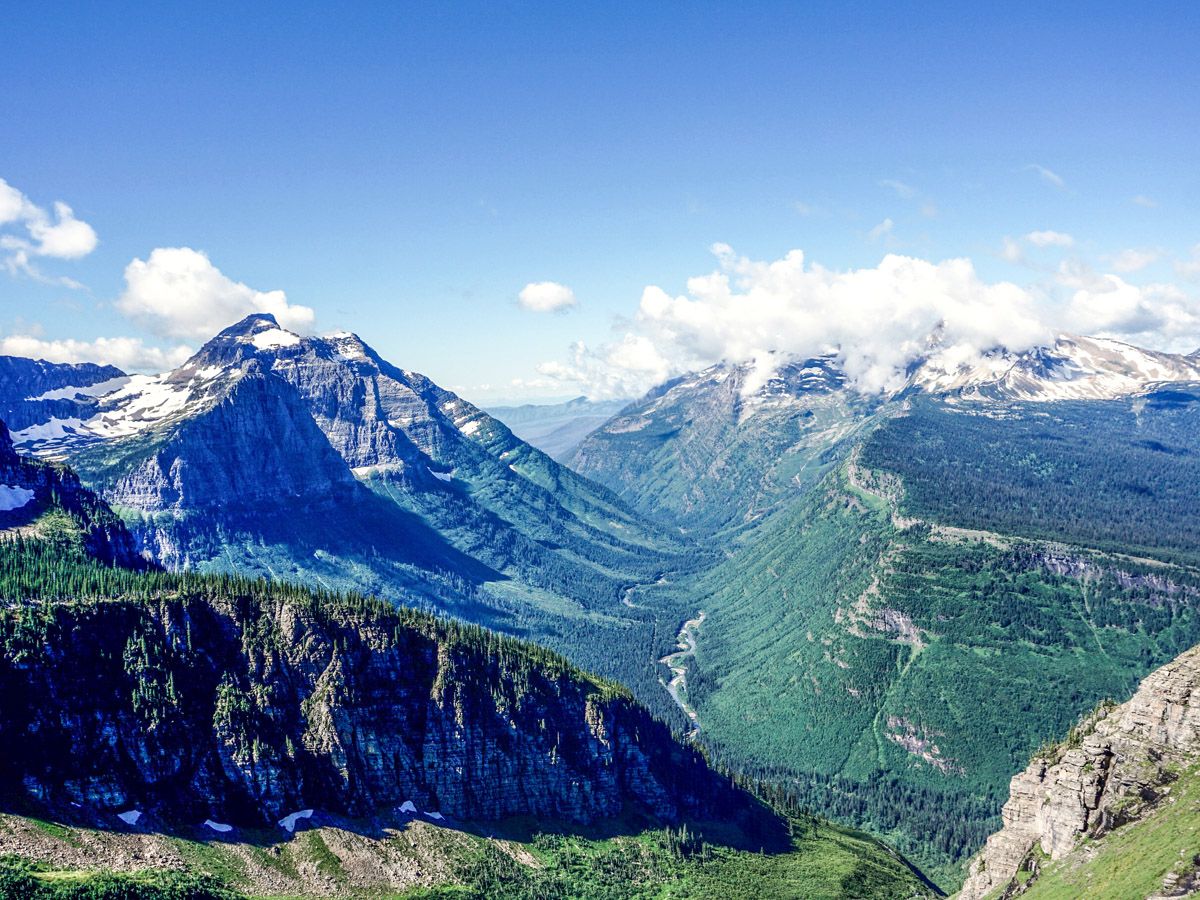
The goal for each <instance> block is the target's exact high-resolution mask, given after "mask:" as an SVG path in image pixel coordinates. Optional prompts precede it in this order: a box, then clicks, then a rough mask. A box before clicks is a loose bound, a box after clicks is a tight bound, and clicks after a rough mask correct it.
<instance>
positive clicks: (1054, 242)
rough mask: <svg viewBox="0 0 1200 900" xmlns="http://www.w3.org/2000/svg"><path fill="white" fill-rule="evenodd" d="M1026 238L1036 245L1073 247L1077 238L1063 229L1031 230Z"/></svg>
mask: <svg viewBox="0 0 1200 900" xmlns="http://www.w3.org/2000/svg"><path fill="white" fill-rule="evenodd" d="M1025 240H1027V241H1028V242H1029V243H1031V244H1033V246H1035V247H1073V246H1074V245H1075V238H1073V237H1071V235H1069V234H1066V233H1065V232H1062V231H1031V232H1029V234H1027V235H1025Z"/></svg>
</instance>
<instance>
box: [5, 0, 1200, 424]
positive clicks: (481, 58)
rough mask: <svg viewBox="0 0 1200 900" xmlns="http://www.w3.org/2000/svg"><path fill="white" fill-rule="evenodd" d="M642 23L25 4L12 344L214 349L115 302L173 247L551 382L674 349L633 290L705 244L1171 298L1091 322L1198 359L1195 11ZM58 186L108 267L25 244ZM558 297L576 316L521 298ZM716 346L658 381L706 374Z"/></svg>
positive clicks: (943, 7) (685, 262)
mask: <svg viewBox="0 0 1200 900" xmlns="http://www.w3.org/2000/svg"><path fill="white" fill-rule="evenodd" d="M646 6H647V8H646V9H640V10H639V9H634V8H633V7H632V6H624V5H618V4H596V5H585V4H526V3H520V4H517V3H488V4H460V5H454V6H450V5H436V6H435V5H429V6H424V5H418V4H396V3H388V4H378V5H372V4H355V5H353V8H352V9H351V10H346V9H339V8H334V7H333V6H316V5H311V6H307V5H305V4H297V3H289V4H278V5H273V4H268V3H263V4H256V5H254V6H253V10H252V11H251V12H246V11H245V10H242V9H239V8H238V7H237V6H234V5H229V6H228V7H226V8H225V9H224V10H222V9H221V8H220V7H218V6H216V5H213V4H203V5H201V4H196V5H194V6H188V5H185V4H179V5H162V6H160V7H157V8H153V10H152V11H148V10H147V9H146V8H145V7H143V6H141V5H134V4H129V5H121V4H79V5H71V4H60V5H56V6H55V8H54V9H53V11H52V12H50V11H40V12H39V10H38V9H36V4H24V5H23V6H18V7H15V8H10V9H8V10H6V13H5V30H6V31H7V32H8V33H9V35H10V36H11V37H13V38H15V39H10V40H9V41H6V42H5V44H6V46H5V52H4V53H3V54H0V78H2V80H3V84H4V85H5V88H4V90H3V91H2V92H0V126H2V128H3V139H2V140H0V178H2V179H4V180H5V181H6V182H7V184H8V185H9V186H10V187H11V188H12V189H14V190H16V191H19V192H20V194H21V195H22V196H23V197H24V198H25V201H27V204H32V207H36V208H37V210H40V212H31V213H29V214H28V215H27V216H26V217H25V218H23V219H14V220H12V221H10V222H9V224H8V225H7V226H6V227H5V228H0V235H3V234H5V233H7V234H8V235H9V237H10V238H11V239H12V240H10V241H9V250H10V256H9V257H8V259H7V265H8V268H9V270H10V271H9V272H7V273H6V272H3V271H0V337H7V338H9V339H12V338H17V337H19V338H25V339H26V343H25V344H16V343H9V344H7V345H6V347H7V349H9V351H10V352H12V349H13V348H14V347H18V346H40V345H37V344H34V343H30V342H31V341H43V342H58V343H57V344H53V343H47V344H46V345H45V346H46V347H49V348H52V349H53V350H54V352H57V353H59V354H60V355H61V354H64V353H75V354H77V355H78V354H79V353H80V352H84V351H87V350H89V349H93V348H91V347H83V348H80V347H79V346H77V345H72V348H71V349H69V350H64V349H63V347H62V344H61V342H62V341H63V340H65V339H68V338H70V339H75V340H77V341H83V342H91V341H94V340H95V339H97V338H104V337H107V338H114V337H131V338H134V339H135V341H140V342H141V343H140V344H137V343H135V344H133V345H122V346H123V348H124V349H122V350H121V351H119V352H120V353H124V354H125V357H126V358H125V360H124V361H125V362H126V363H127V364H128V362H130V361H134V360H133V357H134V356H137V354H138V353H139V352H140V351H136V350H134V351H131V350H130V349H129V347H130V346H135V347H144V346H148V347H157V348H166V349H167V350H168V351H170V350H171V348H174V347H177V346H179V345H180V344H186V345H189V346H195V345H196V342H197V341H196V339H195V338H193V337H189V336H188V335H187V334H185V333H184V331H185V329H183V328H182V327H180V326H179V325H178V323H176V322H175V321H174V320H173V319H172V318H171V314H170V311H165V312H164V311H163V310H161V309H155V310H150V311H148V309H149V308H148V307H147V306H146V305H145V303H143V304H142V305H141V306H139V305H138V304H137V303H132V302H128V301H127V302H125V303H124V304H122V302H121V297H122V296H123V295H124V294H127V293H128V292H129V286H128V284H127V282H126V278H125V273H126V267H127V266H128V265H129V264H130V263H131V261H133V260H135V259H136V260H143V261H146V260H149V259H150V254H151V253H152V251H153V250H155V249H156V248H184V247H186V248H194V249H196V250H199V251H202V252H203V253H204V254H206V256H207V258H208V260H209V261H210V263H211V265H212V266H214V267H216V268H217V269H219V270H220V272H221V273H223V275H224V276H225V277H227V278H228V279H230V280H231V281H232V282H237V283H240V284H244V285H247V286H249V287H250V288H252V289H253V290H255V291H263V292H267V291H275V290H281V291H284V292H285V293H286V298H287V302H288V303H289V304H292V305H300V306H304V307H310V308H311V309H312V310H314V311H315V320H314V321H313V322H312V323H311V327H312V328H314V329H315V330H317V331H332V330H335V329H341V328H347V329H350V330H354V331H357V332H359V333H360V334H362V336H363V337H364V338H365V339H366V340H367V341H368V342H369V343H371V344H373V345H374V346H375V347H376V348H377V349H379V350H380V351H381V352H382V353H383V354H384V355H385V356H387V357H389V358H391V359H392V360H393V361H395V362H397V363H398V364H400V365H403V366H405V367H408V368H413V369H418V370H421V371H424V372H426V373H427V374H429V375H430V376H431V377H433V378H434V379H435V380H437V381H439V382H441V383H442V384H445V385H447V386H452V387H454V388H456V389H459V390H460V391H461V392H462V393H464V394H465V395H466V396H467V397H469V398H471V399H476V400H480V401H485V402H486V401H494V400H497V399H507V398H526V397H530V396H539V395H540V396H563V395H568V394H571V393H577V392H578V391H579V390H580V389H585V388H586V389H593V388H594V387H595V385H594V384H589V379H593V380H594V378H595V377H596V375H595V367H596V366H612V365H619V364H620V359H619V355H614V354H613V353H611V352H607V351H606V350H605V347H606V346H609V349H610V350H611V346H610V345H619V344H620V343H621V342H622V340H624V339H625V336H626V335H634V336H636V337H638V338H639V339H641V338H644V339H646V340H649V341H651V342H655V341H659V342H661V341H664V340H666V341H670V340H671V339H672V338H671V337H670V336H669V334H668V333H673V331H672V327H671V323H670V322H666V323H664V322H662V321H658V322H656V323H655V324H654V327H650V328H647V327H644V323H642V324H639V322H638V321H636V320H635V321H632V322H631V321H630V320H631V319H632V318H634V317H635V313H637V311H638V309H639V302H640V301H641V299H642V297H643V289H644V288H645V287H646V286H647V285H659V286H661V287H662V288H663V289H664V290H665V291H666V292H667V293H668V294H670V295H672V296H674V295H679V294H686V293H688V286H687V279H688V278H690V277H692V276H698V275H705V274H707V273H709V272H712V271H713V270H714V269H716V268H718V266H719V265H720V263H719V261H718V260H717V259H716V258H715V257H714V255H713V252H712V250H711V249H710V248H711V247H712V246H713V245H714V244H718V243H720V244H727V245H729V246H730V247H732V248H733V250H734V251H735V253H736V254H737V255H738V256H739V257H741V256H744V257H747V258H748V259H750V260H765V261H770V260H778V259H781V258H782V257H783V256H784V255H785V254H786V253H787V252H788V251H789V250H792V249H796V248H799V249H802V250H803V251H804V253H805V257H806V259H807V261H808V264H809V265H811V264H812V263H813V262H816V263H820V264H821V265H823V266H825V267H828V268H830V269H833V270H846V269H858V268H871V267H876V266H878V265H879V264H880V261H881V259H882V258H883V257H884V255H885V254H887V253H896V254H903V255H907V256H912V257H916V258H920V259H922V260H928V261H931V262H933V263H936V262H938V261H941V260H945V259H948V258H952V257H969V258H970V259H971V260H972V261H973V263H974V267H975V272H976V273H977V276H978V278H979V279H980V280H981V281H982V282H985V283H993V282H996V281H1000V280H1007V281H1012V282H1014V283H1015V284H1017V285H1019V286H1021V287H1022V288H1023V289H1027V290H1029V291H1030V292H1031V296H1033V297H1034V298H1035V301H1036V302H1038V303H1045V304H1053V303H1060V304H1062V303H1066V302H1067V300H1068V299H1069V298H1070V297H1071V296H1073V295H1074V293H1075V292H1076V291H1078V290H1081V289H1083V288H1080V284H1081V283H1082V282H1081V281H1080V278H1079V277H1078V273H1079V272H1080V271H1083V272H1086V273H1088V274H1089V277H1090V276H1091V275H1096V276H1098V275H1102V274H1105V273H1115V274H1116V276H1117V277H1118V278H1119V279H1120V280H1121V282H1122V284H1127V285H1131V286H1133V287H1140V286H1144V285H1167V284H1169V285H1171V286H1172V287H1173V289H1174V291H1175V292H1176V293H1173V294H1171V297H1172V298H1173V299H1172V301H1171V302H1172V303H1173V304H1174V306H1173V307H1172V309H1173V310H1175V311H1174V312H1173V313H1171V315H1170V316H1167V318H1169V319H1170V322H1169V323H1168V324H1167V325H1164V324H1162V322H1161V321H1159V320H1158V319H1154V317H1153V315H1152V313H1153V312H1154V311H1155V310H1157V309H1158V307H1154V304H1155V303H1160V304H1161V303H1162V302H1165V301H1163V300H1162V299H1161V298H1162V296H1164V295H1163V294H1162V292H1161V291H1160V292H1159V293H1158V294H1155V295H1154V297H1149V295H1147V298H1143V299H1144V302H1145V303H1146V304H1148V305H1147V310H1149V311H1148V312H1146V314H1145V315H1143V316H1141V318H1139V319H1138V322H1137V323H1136V327H1135V325H1131V324H1130V322H1131V321H1132V318H1131V317H1130V316H1126V317H1125V319H1123V320H1122V321H1120V322H1118V321H1117V320H1116V318H1114V317H1112V316H1110V317H1108V318H1103V317H1100V318H1096V317H1092V318H1090V319H1087V321H1088V322H1089V323H1091V324H1099V325H1101V326H1104V327H1103V328H1100V329H1099V330H1106V331H1108V332H1111V333H1113V334H1115V335H1118V336H1127V337H1129V338H1130V339H1134V338H1137V339H1139V341H1140V342H1141V343H1156V342H1157V343H1159V344H1160V345H1162V346H1168V345H1169V346H1171V347H1173V348H1175V349H1181V348H1184V347H1186V346H1187V341H1188V340H1189V339H1190V337H1191V335H1190V333H1189V331H1188V329H1189V328H1192V326H1193V325H1194V324H1195V323H1194V321H1193V320H1192V319H1189V318H1187V317H1186V315H1191V314H1193V313H1195V312H1196V304H1195V298H1196V296H1197V293H1198V287H1197V284H1196V283H1195V282H1194V281H1193V280H1191V279H1193V278H1194V277H1195V274H1196V272H1197V270H1198V267H1197V266H1196V265H1195V263H1196V257H1195V256H1194V255H1193V253H1194V249H1193V248H1195V247H1196V246H1197V245H1198V244H1200V219H1198V217H1197V215H1196V213H1197V211H1198V210H1200V170H1198V167H1197V166H1196V151H1195V146H1196V137H1197V135H1200V103H1198V102H1197V99H1198V90H1197V89H1198V88H1200V79H1198V77H1197V76H1198V74H1200V62H1198V61H1197V58H1196V54H1195V36H1196V35H1197V34H1200V7H1198V6H1196V5H1195V4H1174V5H1172V4H1163V5H1157V6H1155V7H1154V8H1153V10H1152V11H1141V10H1138V9H1137V8H1136V7H1135V5H1132V4H1119V5H1118V4H1100V3H1094V4H1086V5H1071V4H1060V5H1057V6H1056V7H1055V8H1054V9H1051V10H1047V9H1045V8H1042V7H1040V6H1038V5H1034V4H1006V5H1004V7H1003V8H1000V7H999V5H996V6H997V8H996V9H994V10H992V11H987V10H979V9H971V8H966V5H964V4H921V5H915V4H911V5H910V4H900V3H879V4H872V3H862V4H855V5H854V6H853V7H852V8H851V9H838V8H836V7H837V6H841V5H840V4H838V5H834V4H830V5H828V7H820V8H818V7H813V6H806V5H799V4H705V3H693V4H674V3H663V4H653V5H646ZM1135 198H1137V199H1136V200H1135ZM56 201H61V202H64V203H66V204H68V205H69V206H70V207H71V208H72V210H73V215H74V216H75V217H76V218H77V219H79V220H81V221H84V222H86V223H88V225H90V226H91V228H92V229H93V230H94V232H95V235H96V236H97V238H98V242H97V243H96V245H95V248H94V249H92V250H90V252H86V253H84V252H82V251H83V250H84V249H85V247H84V246H79V247H74V248H67V249H68V251H69V252H65V253H60V254H58V255H55V254H54V253H52V252H39V251H38V247H39V246H40V245H38V244H37V242H36V240H34V239H33V238H32V237H31V236H30V235H27V234H26V231H25V230H27V226H28V223H29V222H31V221H49V222H50V223H51V224H52V223H53V222H54V221H59V219H56V215H57V214H56V213H55V212H54V209H53V204H54V203H55V202H56ZM32 207H30V206H28V205H27V206H26V207H25V208H26V209H27V210H28V209H31V208H32ZM37 215H41V216H42V219H41V220H38V219H37V218H36V217H37ZM31 217H32V218H31ZM889 222H890V225H889V224H888V223H889ZM23 229H25V230H23ZM1042 232H1053V233H1054V235H1055V237H1047V236H1046V235H1042V237H1041V238H1034V239H1029V238H1026V237H1024V236H1026V235H1030V234H1031V233H1042ZM1068 236H1069V239H1070V240H1069V243H1068ZM1006 238H1008V240H1009V242H1008V244H1007V245H1006V243H1005V239H1006ZM13 240H16V241H21V242H24V245H25V246H26V249H27V250H28V251H29V252H26V253H25V256H24V257H23V259H22V260H18V261H14V260H13V257H12V255H11V254H12V253H15V252H16V251H15V250H13V249H12V248H13V247H14V246H17V245H16V244H14V243H13ZM85 243H86V242H85ZM1039 244H1041V246H1039ZM1006 246H1007V248H1008V249H1007V251H1006V249H1005V248H1006ZM29 248H33V249H32V250H29ZM1129 251H1137V254H1133V255H1130V254H1129ZM1123 254H1124V255H1123ZM1138 254H1140V255H1138ZM3 259H4V258H3V257H0V260H3ZM1147 260H1149V261H1147ZM726 268H727V270H728V275H729V277H730V278H732V279H733V280H734V281H735V282H738V281H739V280H745V279H749V282H752V284H750V286H749V287H746V288H745V289H746V290H747V291H748V292H753V290H754V283H756V282H755V279H756V277H757V276H755V275H753V274H750V275H747V274H746V271H747V269H746V267H745V266H742V267H740V268H739V266H738V264H736V263H734V264H731V265H730V266H727V267H726ZM1064 273H1066V274H1064ZM1072 273H1074V274H1072ZM64 279H70V280H71V281H72V282H78V286H68V285H67V284H66V283H65V282H64ZM542 281H553V282H556V283H558V284H561V285H564V286H566V287H567V288H569V289H570V291H571V293H572V296H573V297H574V299H575V301H576V302H575V304H574V305H573V306H571V307H569V308H568V309H567V310H565V311H560V312H551V313H544V312H543V313H537V312H531V311H528V310H526V309H523V308H522V307H521V306H520V305H519V303H518V296H519V294H520V292H521V290H522V288H523V287H524V286H525V285H526V284H528V283H530V282H542ZM789 289H790V288H789ZM1088 289H1089V290H1090V289H1091V288H1088ZM798 290H800V289H798ZM690 296H691V297H692V299H693V300H694V301H695V302H696V303H699V304H701V305H703V304H704V303H705V302H707V298H706V297H703V296H701V297H697V296H696V295H690ZM1089 296H1090V295H1089ZM1139 297H1142V295H1140V294H1139ZM1155 297H1157V298H1158V299H1154V298H1155ZM1143 299H1139V300H1137V301H1136V302H1138V303H1141V302H1143ZM147 302H149V301H147ZM154 302H158V301H154ZM162 302H164V303H167V302H170V300H169V298H168V299H166V300H163V301H162ZM193 302H198V303H203V302H204V301H203V298H202V297H199V299H194V301H193ZM795 302H796V303H802V302H804V301H803V297H801V296H799V295H797V298H796V300H795ZM1089 302H1091V301H1089ZM1097 302H1100V301H1097ZM1151 307H1153V309H1151ZM1180 310H1182V312H1181V311H1180ZM1185 314H1186V315H1185ZM1139 315H1140V314H1139ZM1165 315H1166V314H1165V313H1164V314H1162V315H1160V316H1159V319H1162V318H1163V316H1165ZM1181 316H1182V317H1183V318H1181ZM1147 317H1149V318H1147ZM1133 318H1137V317H1136V316H1134V317H1133ZM188 321H194V320H192V319H189V320H188ZM1056 321H1057V320H1056ZM1070 321H1076V320H1074V319H1072V320H1070ZM1164 321H1165V319H1164ZM1110 326H1111V327H1110ZM664 334H668V336H667V337H664ZM710 338H711V336H703V335H702V336H700V337H695V339H694V340H692V341H691V343H689V344H688V345H687V346H686V347H683V348H680V347H673V348H668V349H663V348H662V347H660V348H659V349H660V350H661V351H662V353H661V355H662V357H663V360H664V362H663V364H664V365H665V366H667V367H668V368H669V367H671V366H675V367H678V366H681V365H684V364H685V362H686V363H694V362H697V361H700V362H703V361H704V358H705V354H706V353H707V354H709V355H711V354H712V353H714V352H716V351H715V350H714V349H713V347H714V346H716V344H714V341H713V340H712V339H710ZM1195 338H1196V339H1195V341H1194V342H1193V345H1194V346H1200V334H1196V335H1195ZM576 340H583V341H585V342H586V343H587V345H588V347H589V348H592V349H590V350H589V351H588V353H589V354H590V356H589V357H588V358H589V359H590V360H591V361H592V362H593V363H594V365H592V366H582V367H581V366H580V365H578V360H579V359H580V358H581V357H580V354H578V353H576V354H574V356H573V355H572V353H571V352H570V351H569V350H568V346H569V345H570V344H571V343H572V342H573V341H576ZM105 346H107V347H108V350H107V351H106V352H109V353H117V352H118V351H116V350H113V345H112V344H108V345H105ZM721 349H727V348H725V347H724V345H721ZM772 349H774V348H772ZM131 354H132V355H131ZM142 356H143V357H144V356H145V354H142ZM572 358H574V359H575V360H576V362H575V363H571V362H570V360H571V359H572ZM556 360H557V361H560V363H561V364H560V365H558V366H554V367H549V368H547V367H544V366H543V367H542V371H541V372H539V371H538V369H537V366H538V364H539V363H544V362H546V361H556ZM118 362H119V363H120V362H121V360H118ZM660 371H662V369H655V368H653V367H650V368H649V369H647V370H646V371H645V372H643V373H642V374H641V375H640V376H638V377H640V378H642V380H645V378H647V377H650V375H649V374H648V373H651V372H653V373H658V372H660ZM556 377H557V379H558V380H555V378H556ZM572 377H574V378H577V379H578V380H576V381H571V380H570V379H571V378H572ZM514 379H519V380H520V382H521V383H519V384H518V383H514ZM564 379H565V380H564ZM605 383H606V384H607V385H608V386H609V389H610V390H617V391H620V390H627V389H640V386H641V385H640V383H639V381H638V378H636V377H635V378H633V379H632V380H624V381H623V380H621V379H620V378H617V379H615V380H614V379H611V378H610V379H608V380H607V381H606V382H605ZM485 385H486V386H487V387H484V386H485ZM614 385H615V386H614ZM596 391H597V392H598V391H599V389H596Z"/></svg>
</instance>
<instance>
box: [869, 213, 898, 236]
mask: <svg viewBox="0 0 1200 900" xmlns="http://www.w3.org/2000/svg"><path fill="white" fill-rule="evenodd" d="M895 227H896V223H895V222H893V221H892V220H891V218H890V217H889V218H886V219H884V220H883V221H882V222H880V223H879V224H878V225H876V226H875V227H874V228H872V229H871V230H870V231H868V232H867V237H868V238H870V239H871V240H873V241H878V240H880V239H881V238H886V237H889V236H891V233H892V230H893V229H894V228H895Z"/></svg>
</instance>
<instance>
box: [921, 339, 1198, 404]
mask: <svg viewBox="0 0 1200 900" xmlns="http://www.w3.org/2000/svg"><path fill="white" fill-rule="evenodd" d="M1178 382H1200V360H1198V359H1197V358H1196V356H1195V354H1193V355H1192V356H1180V355H1178V354H1172V353H1159V352H1157V351H1153V350H1142V349H1139V348H1137V347H1134V346H1132V345H1130V344H1125V343H1122V342H1121V341H1114V340H1109V339H1105V338H1085V337H1062V338H1060V339H1059V340H1058V341H1057V342H1055V344H1054V346H1052V347H1044V348H1038V349H1034V350H1030V351H1027V352H1024V353H1015V354H1014V353H1008V352H1006V351H1004V350H995V351H992V352H990V353H987V354H985V355H984V356H983V358H982V359H980V360H979V361H976V362H972V363H969V364H964V365H959V366H950V365H946V364H945V363H944V362H942V361H938V360H936V359H935V360H931V361H928V362H926V363H924V364H923V365H921V366H920V367H919V368H918V369H917V370H916V372H915V373H914V374H913V376H912V378H911V382H910V383H911V384H913V385H915V386H917V387H919V388H921V389H922V390H925V391H927V392H929V393H931V394H937V395H944V396H949V397H957V398H961V399H963V400H1002V401H1026V402H1051V401H1056V400H1115V399H1117V398H1118V397H1126V396H1129V395H1131V394H1136V393H1139V392H1140V391H1144V390H1146V389H1147V388H1149V387H1151V386H1152V385H1158V384H1167V383H1178Z"/></svg>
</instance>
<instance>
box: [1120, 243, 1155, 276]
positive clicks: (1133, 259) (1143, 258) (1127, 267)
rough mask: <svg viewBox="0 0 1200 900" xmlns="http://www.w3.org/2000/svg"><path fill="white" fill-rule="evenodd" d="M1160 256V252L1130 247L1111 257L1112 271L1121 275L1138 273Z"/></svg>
mask: <svg viewBox="0 0 1200 900" xmlns="http://www.w3.org/2000/svg"><path fill="white" fill-rule="evenodd" d="M1161 256H1162V251H1161V250H1154V249H1150V250H1138V249H1136V248H1133V247H1131V248H1130V249H1128V250H1122V251H1121V252H1120V253H1118V254H1117V255H1116V256H1114V257H1113V259H1112V267H1113V271H1116V272H1123V273H1129V272H1140V271H1141V270H1142V269H1144V268H1146V266H1148V265H1150V264H1152V263H1154V262H1157V261H1158V259H1159V258H1160V257H1161Z"/></svg>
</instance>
